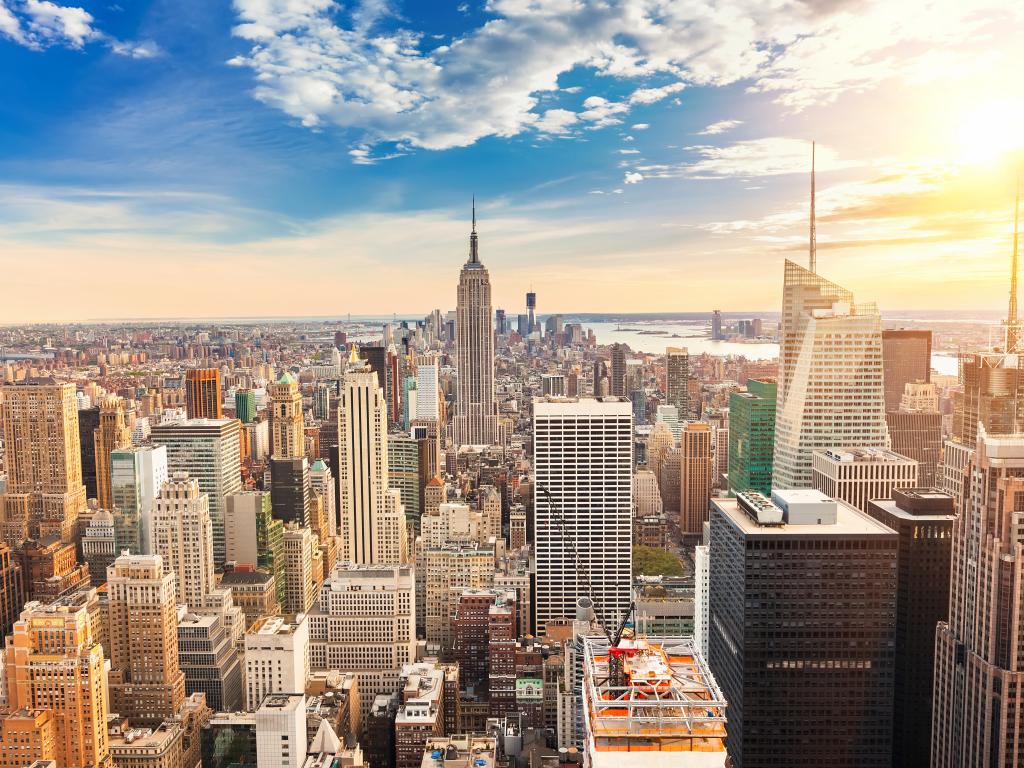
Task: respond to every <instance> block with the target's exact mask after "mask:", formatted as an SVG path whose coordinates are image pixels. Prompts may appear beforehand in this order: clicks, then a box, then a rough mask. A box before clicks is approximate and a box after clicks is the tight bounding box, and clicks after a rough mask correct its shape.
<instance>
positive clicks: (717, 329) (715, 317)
mask: <svg viewBox="0 0 1024 768" xmlns="http://www.w3.org/2000/svg"><path fill="white" fill-rule="evenodd" d="M711 338H712V340H713V341H719V340H721V339H724V338H725V334H723V333H722V310H720V309H716V310H715V311H714V312H712V313H711Z"/></svg>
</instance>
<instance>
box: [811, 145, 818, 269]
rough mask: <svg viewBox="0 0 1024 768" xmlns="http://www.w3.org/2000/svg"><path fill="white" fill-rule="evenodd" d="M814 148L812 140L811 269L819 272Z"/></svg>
mask: <svg viewBox="0 0 1024 768" xmlns="http://www.w3.org/2000/svg"><path fill="white" fill-rule="evenodd" d="M814 150H815V142H813V141H812V142H811V242H810V257H811V258H810V262H811V266H810V269H811V272H817V271H818V233H817V227H816V222H815V213H814V196H815V189H814Z"/></svg>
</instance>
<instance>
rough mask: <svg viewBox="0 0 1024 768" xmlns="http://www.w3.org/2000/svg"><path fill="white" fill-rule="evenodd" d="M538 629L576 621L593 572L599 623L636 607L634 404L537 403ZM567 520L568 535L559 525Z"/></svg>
mask: <svg viewBox="0 0 1024 768" xmlns="http://www.w3.org/2000/svg"><path fill="white" fill-rule="evenodd" d="M533 423H534V481H535V490H534V509H535V512H534V520H535V536H536V552H537V566H536V568H537V570H536V573H537V576H536V600H535V610H536V626H537V629H538V631H540V630H541V628H542V627H543V626H544V625H546V623H547V622H549V621H552V620H555V619H571V618H573V617H574V616H575V615H576V601H577V599H578V598H579V597H584V596H588V595H587V589H586V587H585V584H584V582H583V581H582V578H584V577H581V576H580V575H579V574H578V573H577V570H576V563H575V559H574V558H573V555H572V550H573V548H575V550H576V552H577V554H578V555H579V557H580V559H581V562H582V564H583V567H584V568H585V569H586V570H587V571H588V572H589V573H588V577H586V578H588V579H589V582H590V585H591V587H592V588H593V597H594V601H595V603H596V604H597V608H598V611H599V614H600V615H599V617H598V618H599V619H600V620H601V621H602V622H604V624H605V626H606V627H609V628H610V627H611V626H614V625H615V624H616V623H617V622H618V621H619V620H620V619H621V618H622V616H623V614H624V613H625V611H626V610H627V608H628V607H629V597H630V595H629V592H630V589H629V587H630V574H631V569H632V546H631V545H632V509H633V483H632V476H633V467H632V464H633V461H632V448H633V440H632V437H633V435H632V432H633V414H632V410H631V408H630V403H629V401H628V400H624V399H618V400H614V401H612V400H608V399H606V400H604V401H598V400H590V399H577V400H554V399H548V400H544V399H538V400H534V404H533ZM559 518H561V520H563V521H564V525H565V531H564V532H563V528H562V526H561V525H560V524H559Z"/></svg>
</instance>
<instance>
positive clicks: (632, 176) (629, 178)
mask: <svg viewBox="0 0 1024 768" xmlns="http://www.w3.org/2000/svg"><path fill="white" fill-rule="evenodd" d="M643 180H644V175H643V174H642V173H637V172H636V171H628V172H627V173H626V176H625V178H624V179H623V181H625V182H626V183H627V184H639V183H640V182H641V181H643Z"/></svg>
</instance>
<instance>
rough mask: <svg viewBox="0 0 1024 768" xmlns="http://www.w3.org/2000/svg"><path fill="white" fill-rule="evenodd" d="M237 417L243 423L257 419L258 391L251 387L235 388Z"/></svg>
mask: <svg viewBox="0 0 1024 768" xmlns="http://www.w3.org/2000/svg"><path fill="white" fill-rule="evenodd" d="M235 418H237V419H238V420H239V421H240V422H242V423H243V424H249V423H250V422H253V421H255V420H256V393H255V392H253V391H252V390H251V389H238V390H235Z"/></svg>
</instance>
